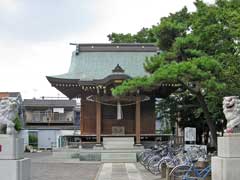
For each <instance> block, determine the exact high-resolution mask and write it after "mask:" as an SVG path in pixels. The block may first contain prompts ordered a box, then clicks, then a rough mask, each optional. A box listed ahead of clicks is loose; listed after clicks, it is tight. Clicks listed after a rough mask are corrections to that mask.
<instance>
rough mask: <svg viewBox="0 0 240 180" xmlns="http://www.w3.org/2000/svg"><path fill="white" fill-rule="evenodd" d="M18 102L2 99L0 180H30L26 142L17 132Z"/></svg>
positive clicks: (0, 113) (0, 108) (0, 105)
mask: <svg viewBox="0 0 240 180" xmlns="http://www.w3.org/2000/svg"><path fill="white" fill-rule="evenodd" d="M17 106H18V102H17V101H16V100H14V99H11V98H5V99H0V133H1V134H0V179H2V180H30V179H31V161H30V159H27V158H24V156H23V152H24V142H23V139H22V138H19V137H18V134H17V132H16V131H15V128H14V126H15V124H14V123H13V119H15V117H16V114H17V111H18V110H17Z"/></svg>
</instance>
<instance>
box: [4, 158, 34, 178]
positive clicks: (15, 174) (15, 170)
mask: <svg viewBox="0 0 240 180" xmlns="http://www.w3.org/2000/svg"><path fill="white" fill-rule="evenodd" d="M30 171H31V160H30V159H29V158H24V159H18V160H9V159H7V160H0V179H1V180H31V173H30Z"/></svg>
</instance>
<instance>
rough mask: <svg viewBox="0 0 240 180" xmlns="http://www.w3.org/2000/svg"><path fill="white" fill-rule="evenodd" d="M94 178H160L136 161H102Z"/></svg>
mask: <svg viewBox="0 0 240 180" xmlns="http://www.w3.org/2000/svg"><path fill="white" fill-rule="evenodd" d="M96 180H161V178H160V176H154V175H152V174H151V173H149V172H148V171H147V170H146V169H145V168H144V167H143V166H141V165H140V164H138V163H104V164H102V166H101V169H100V171H99V173H98V175H97V178H96Z"/></svg>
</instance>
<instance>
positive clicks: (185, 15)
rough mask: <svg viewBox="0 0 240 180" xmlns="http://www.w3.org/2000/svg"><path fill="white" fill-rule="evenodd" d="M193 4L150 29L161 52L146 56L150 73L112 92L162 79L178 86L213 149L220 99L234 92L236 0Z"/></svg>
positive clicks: (239, 24)
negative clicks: (199, 116)
mask: <svg viewBox="0 0 240 180" xmlns="http://www.w3.org/2000/svg"><path fill="white" fill-rule="evenodd" d="M195 5H196V9H197V10H196V12H193V13H189V12H188V11H187V9H186V8H183V9H182V10H181V11H179V12H177V13H175V14H170V15H169V16H168V17H165V18H162V19H161V22H160V23H159V24H158V25H157V26H153V27H152V32H154V37H155V38H156V42H157V44H158V46H159V47H160V49H161V50H163V52H162V53H161V54H160V55H156V56H153V57H151V58H148V59H146V62H145V64H144V67H145V69H146V71H148V72H149V73H150V75H149V76H146V77H139V78H135V79H131V80H127V81H125V82H124V83H123V84H122V85H121V86H118V87H117V88H116V89H114V90H113V91H112V92H113V94H114V95H122V94H124V93H126V92H134V91H137V90H139V89H142V88H144V89H147V88H152V87H154V86H155V85H156V84H159V83H162V82H168V83H177V84H180V85H181V86H182V87H183V88H185V89H186V91H187V93H189V94H190V95H194V97H195V98H196V100H197V103H198V105H199V107H200V111H201V112H202V113H203V114H204V118H205V120H206V123H207V125H208V127H209V129H210V132H211V136H212V139H213V144H214V146H215V147H216V144H217V141H216V139H217V136H216V122H215V121H216V119H219V118H223V116H222V113H221V112H222V109H221V108H222V107H221V102H222V97H223V96H226V95H233V94H234V95H239V92H240V84H239V83H240V81H239V78H240V77H239V76H240V63H239V53H240V49H239V47H240V1H234V0H217V1H216V3H215V4H212V5H208V4H205V3H204V2H202V1H200V0H197V1H196V2H195ZM198 111H199V110H198Z"/></svg>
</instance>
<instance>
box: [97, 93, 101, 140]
mask: <svg viewBox="0 0 240 180" xmlns="http://www.w3.org/2000/svg"><path fill="white" fill-rule="evenodd" d="M101 116H102V115H101V103H100V98H99V96H97V101H96V140H97V144H101Z"/></svg>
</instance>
